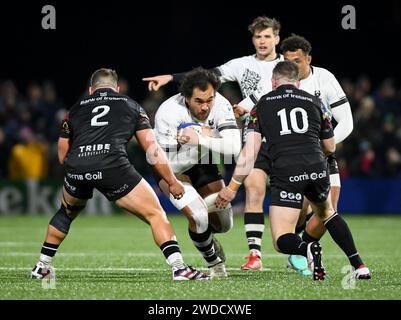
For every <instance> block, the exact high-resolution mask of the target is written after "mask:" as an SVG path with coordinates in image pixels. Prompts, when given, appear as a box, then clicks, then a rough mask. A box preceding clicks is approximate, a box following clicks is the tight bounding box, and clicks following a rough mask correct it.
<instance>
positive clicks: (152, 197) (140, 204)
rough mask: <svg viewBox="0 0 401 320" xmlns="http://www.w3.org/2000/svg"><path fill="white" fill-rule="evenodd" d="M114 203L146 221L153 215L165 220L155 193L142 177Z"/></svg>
mask: <svg viewBox="0 0 401 320" xmlns="http://www.w3.org/2000/svg"><path fill="white" fill-rule="evenodd" d="M116 204H117V205H118V206H119V207H120V208H122V209H125V210H127V211H128V212H130V213H132V214H135V215H137V216H139V217H140V218H142V219H144V220H146V221H149V219H151V218H153V217H155V216H159V217H163V218H164V219H166V220H167V217H166V214H165V212H164V210H163V208H162V207H161V205H160V202H159V199H158V198H157V196H156V193H155V192H154V190H153V189H152V187H151V186H150V185H149V183H148V182H147V181H146V180H145V179H142V180H141V181H140V182H139V183H138V184H137V185H136V186H135V187H134V188H133V189H132V190H131V191H130V192H129V193H128V194H126V195H125V196H123V197H121V198H120V199H118V200H116Z"/></svg>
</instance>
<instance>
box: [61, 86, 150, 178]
mask: <svg viewBox="0 0 401 320" xmlns="http://www.w3.org/2000/svg"><path fill="white" fill-rule="evenodd" d="M150 128H151V125H150V123H149V118H148V116H147V115H146V112H145V111H144V110H143V108H142V107H141V106H140V105H139V104H138V103H137V102H135V101H134V100H132V99H130V98H129V97H127V96H125V95H122V94H119V93H117V92H115V91H113V90H112V89H98V90H96V91H95V92H94V93H93V94H92V95H90V96H89V97H87V98H85V99H82V100H80V101H78V102H77V103H76V104H75V105H74V106H73V107H72V108H71V109H70V111H69V113H68V114H67V115H66V117H65V119H64V120H63V122H62V125H61V132H60V137H61V138H68V139H69V141H70V147H69V150H68V153H67V157H66V159H65V162H64V165H65V168H66V170H67V171H69V172H73V173H82V172H90V171H94V170H99V169H107V168H114V167H124V166H129V165H130V162H129V160H128V156H127V150H126V147H127V144H128V142H129V141H130V140H131V138H132V136H133V135H134V134H135V132H136V131H139V130H143V129H150Z"/></svg>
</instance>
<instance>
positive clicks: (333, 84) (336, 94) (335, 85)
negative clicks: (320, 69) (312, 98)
mask: <svg viewBox="0 0 401 320" xmlns="http://www.w3.org/2000/svg"><path fill="white" fill-rule="evenodd" d="M325 82H326V86H327V101H328V103H329V105H330V108H332V109H333V108H335V107H338V106H341V105H342V104H344V103H347V102H348V99H347V97H346V95H345V92H344V90H343V89H342V88H341V85H340V83H339V82H338V81H337V79H336V77H335V76H334V75H333V74H332V73H331V72H329V71H327V74H326V81H325Z"/></svg>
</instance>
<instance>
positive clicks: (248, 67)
mask: <svg viewBox="0 0 401 320" xmlns="http://www.w3.org/2000/svg"><path fill="white" fill-rule="evenodd" d="M283 60H284V57H283V56H282V55H281V54H277V57H276V59H274V60H272V61H262V60H259V59H257V57H256V55H250V56H245V57H241V58H237V59H233V60H230V61H228V62H227V63H225V64H223V65H221V66H219V67H218V69H219V71H220V73H221V76H220V80H221V81H222V82H227V81H236V82H237V83H238V84H239V86H240V88H241V92H242V95H243V97H244V100H242V101H241V102H240V103H239V105H240V106H241V107H243V108H245V109H246V110H248V112H249V111H250V110H252V108H253V106H254V105H255V104H256V103H257V102H258V101H259V99H260V98H261V97H262V96H263V95H265V94H267V93H269V92H270V91H272V82H271V78H272V74H273V69H274V67H275V66H276V64H277V63H278V62H280V61H283Z"/></svg>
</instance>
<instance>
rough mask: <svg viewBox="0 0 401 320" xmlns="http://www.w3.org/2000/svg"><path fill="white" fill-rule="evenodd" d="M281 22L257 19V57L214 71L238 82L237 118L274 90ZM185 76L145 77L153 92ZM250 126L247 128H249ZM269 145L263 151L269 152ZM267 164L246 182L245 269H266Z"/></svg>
mask: <svg viewBox="0 0 401 320" xmlns="http://www.w3.org/2000/svg"><path fill="white" fill-rule="evenodd" d="M280 28H281V25H280V23H279V21H277V20H276V19H272V18H267V17H265V16H261V17H257V18H255V19H254V21H253V22H252V24H251V25H250V26H249V27H248V29H249V31H250V32H251V33H252V42H253V45H254V47H255V54H253V55H250V56H245V57H241V58H237V59H233V60H230V61H228V62H227V63H225V64H223V65H221V66H219V67H217V68H214V69H212V71H213V72H215V73H216V74H217V75H219V76H220V79H221V81H223V82H225V81H236V82H237V83H238V84H239V86H240V88H241V91H242V94H243V97H244V99H243V100H242V101H241V102H240V103H238V104H237V105H234V106H233V107H234V112H235V115H236V117H237V118H239V117H242V116H246V114H247V112H249V111H250V110H252V108H253V106H254V105H255V104H256V103H257V102H258V100H259V98H260V97H261V96H262V95H264V94H266V93H268V92H270V91H271V89H272V88H271V77H272V70H273V68H274V67H275V66H276V64H277V63H278V62H279V61H282V60H283V56H282V55H280V54H277V53H276V45H277V44H278V43H279V41H280V37H279V32H280ZM184 75H185V73H176V74H168V75H160V76H155V77H149V78H144V79H143V80H144V81H149V90H150V91H152V90H155V91H156V90H158V89H159V88H160V87H161V86H163V85H165V84H167V83H169V82H170V81H175V82H180V81H181V79H182V77H183V76H184ZM245 127H246V125H245ZM265 145H266V143H263V144H262V147H261V150H264V149H266V146H265ZM265 169H266V168H265V164H264V163H260V162H258V161H256V163H255V168H254V169H253V170H252V172H251V174H250V175H249V177H248V178H247V179H246V180H245V183H244V184H245V190H246V204H245V212H244V224H245V232H246V236H247V239H248V247H249V251H250V254H249V256H248V257H247V259H248V260H247V262H246V263H245V264H243V265H242V266H241V269H244V270H262V262H261V243H262V236H263V232H264V214H263V201H264V198H265V194H266V182H267V174H266V172H265Z"/></svg>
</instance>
